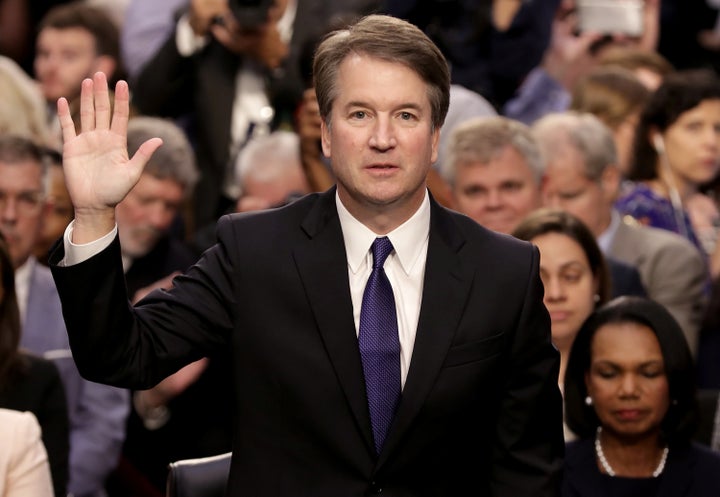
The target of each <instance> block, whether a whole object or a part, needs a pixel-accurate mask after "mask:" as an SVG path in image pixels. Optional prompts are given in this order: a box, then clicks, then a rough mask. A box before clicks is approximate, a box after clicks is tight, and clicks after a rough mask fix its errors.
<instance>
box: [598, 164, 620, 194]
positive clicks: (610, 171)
mask: <svg viewBox="0 0 720 497" xmlns="http://www.w3.org/2000/svg"><path fill="white" fill-rule="evenodd" d="M620 176H621V175H620V169H619V168H618V167H617V166H616V165H615V164H610V165H609V166H607V167H606V168H605V170H604V171H603V173H602V175H601V176H600V188H601V189H602V191H603V195H604V196H605V198H606V199H608V200H609V201H610V202H611V203H612V202H614V201H615V198H616V197H617V195H618V191H619V190H620Z"/></svg>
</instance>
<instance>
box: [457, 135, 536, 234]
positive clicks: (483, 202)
mask: <svg viewBox="0 0 720 497" xmlns="http://www.w3.org/2000/svg"><path fill="white" fill-rule="evenodd" d="M452 194H453V201H454V204H455V205H454V207H455V209H457V210H458V211H460V212H462V213H463V214H465V215H467V216H470V217H471V218H472V219H474V220H475V221H476V222H477V223H479V224H481V225H483V226H485V227H486V228H488V229H491V230H493V231H497V232H500V233H508V234H509V233H511V232H512V231H513V230H514V229H515V227H516V226H517V225H518V224H519V223H520V221H521V220H522V219H523V218H524V217H525V216H526V215H527V214H529V213H530V212H531V211H532V210H534V209H536V208H537V207H539V205H540V187H539V185H538V181H537V180H536V178H535V176H534V175H533V172H532V170H531V169H530V166H529V165H528V163H527V161H526V160H525V158H524V157H523V156H522V155H520V153H519V152H518V151H517V150H515V148H513V147H511V146H506V147H504V148H503V149H502V151H501V152H500V153H498V154H497V155H496V156H495V157H493V158H492V159H491V160H490V161H488V162H485V163H481V162H468V163H460V164H457V165H456V168H455V179H454V184H453V189H452Z"/></svg>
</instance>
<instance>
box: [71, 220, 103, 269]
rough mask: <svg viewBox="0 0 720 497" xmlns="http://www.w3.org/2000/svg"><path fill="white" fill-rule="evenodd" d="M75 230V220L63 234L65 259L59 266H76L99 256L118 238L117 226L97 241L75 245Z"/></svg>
mask: <svg viewBox="0 0 720 497" xmlns="http://www.w3.org/2000/svg"><path fill="white" fill-rule="evenodd" d="M73 229H75V220H74V219H73V220H72V221H71V222H70V224H68V227H67V228H65V233H64V234H63V246H64V247H65V257H63V259H62V260H61V261H60V263H59V264H58V266H74V265H75V264H80V263H81V262H85V261H86V260H88V259H90V258H91V257H92V256H94V255H97V254H99V253H100V252H102V251H103V250H105V249H106V248H108V247H109V246H110V244H111V243H112V241H113V240H114V239H115V237H116V236H117V224H115V227H113V229H112V230H111V231H110V233H108V234H107V235H105V236H103V237H102V238H98V239H97V240H95V241H92V242H89V243H81V244H77V243H73V242H72V233H73Z"/></svg>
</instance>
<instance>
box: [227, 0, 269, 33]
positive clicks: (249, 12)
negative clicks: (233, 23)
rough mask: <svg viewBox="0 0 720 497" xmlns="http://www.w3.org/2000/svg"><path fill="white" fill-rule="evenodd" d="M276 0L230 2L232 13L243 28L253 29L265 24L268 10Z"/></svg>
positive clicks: (230, 0)
mask: <svg viewBox="0 0 720 497" xmlns="http://www.w3.org/2000/svg"><path fill="white" fill-rule="evenodd" d="M274 2H275V0H228V6H229V7H230V11H231V12H232V14H233V16H235V19H236V20H237V22H238V23H239V24H240V26H242V27H243V28H247V29H253V28H257V27H258V26H261V25H263V24H265V22H266V21H267V16H268V10H270V7H272V6H273V3H274Z"/></svg>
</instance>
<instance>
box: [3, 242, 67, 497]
mask: <svg viewBox="0 0 720 497" xmlns="http://www.w3.org/2000/svg"><path fill="white" fill-rule="evenodd" d="M20 330H21V326H20V313H19V311H18V307H17V297H16V295H15V274H14V270H13V266H12V262H11V260H10V255H9V251H8V247H7V243H6V242H5V238H3V237H2V235H0V408H5V409H12V410H16V411H29V412H32V413H33V414H34V415H35V417H36V418H37V420H38V422H39V423H40V427H41V428H42V441H43V443H44V445H45V448H46V450H47V455H48V460H49V462H50V470H51V473H52V480H53V487H54V490H55V495H56V496H58V497H60V496H65V495H66V494H67V490H66V488H67V483H68V452H69V443H70V442H69V429H70V428H69V422H68V412H67V404H66V402H65V390H64V388H63V385H62V381H61V379H60V373H58V370H57V368H56V367H55V365H54V364H53V363H52V362H50V361H47V360H45V359H42V358H39V357H35V356H32V355H29V354H25V353H24V352H22V351H20V350H19V349H18V347H19V343H20ZM1 443H2V441H0V444H1Z"/></svg>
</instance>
